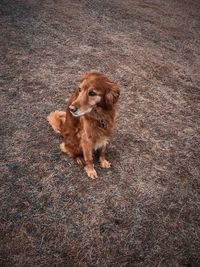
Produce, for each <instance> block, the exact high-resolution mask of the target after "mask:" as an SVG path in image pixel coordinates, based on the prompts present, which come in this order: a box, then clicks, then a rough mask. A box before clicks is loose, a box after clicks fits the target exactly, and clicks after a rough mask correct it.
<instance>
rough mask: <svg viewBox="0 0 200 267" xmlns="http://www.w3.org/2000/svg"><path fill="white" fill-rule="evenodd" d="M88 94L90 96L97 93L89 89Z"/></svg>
mask: <svg viewBox="0 0 200 267" xmlns="http://www.w3.org/2000/svg"><path fill="white" fill-rule="evenodd" d="M88 95H89V96H95V95H96V93H95V92H94V91H89V93H88Z"/></svg>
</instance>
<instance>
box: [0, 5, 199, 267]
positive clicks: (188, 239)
mask: <svg viewBox="0 0 200 267" xmlns="http://www.w3.org/2000/svg"><path fill="white" fill-rule="evenodd" d="M0 23H1V26H0V39H1V41H0V51H1V65H0V68H1V71H0V83H1V147H2V150H1V152H2V153H1V168H2V170H1V175H2V178H1V182H0V186H1V187H0V203H1V204H0V221H1V229H0V231H1V234H0V235H1V242H0V246H1V248H0V266H26V267H28V266H69V267H70V266H80V267H84V266H95V267H99V266H105V267H106V266H114V267H115V266H116V267H121V266H122V267H123V266H200V254H199V253H200V251H199V248H200V232H199V225H200V218H199V214H200V212H199V195H198V193H199V188H200V185H199V176H200V166H199V165H200V140H199V135H200V123H199V118H200V105H199V104H200V2H199V1H198V0H196V1H195V0H194V1H190V0H187V1H186V0H185V1H184V0H168V1H166V0H155V1H147V0H145V1H144V0H142V1H140V0H125V1H120V0H105V1H100V0H94V1H92V0H83V1H78V0H74V1H64V0H63V1H56V0H55V1H53V0H49V1H46V0H45V1H39V0H38V1H37V0H26V1H25V0H24V1H14V0H13V1H6V0H1V1H0ZM91 69H96V70H99V71H102V72H104V73H105V74H107V75H108V76H109V77H110V78H111V79H113V80H114V81H116V82H117V83H118V84H119V86H120V88H121V97H120V100H119V105H118V106H119V117H118V121H117V127H116V131H115V133H114V134H113V137H112V139H111V141H110V144H109V148H108V159H109V160H110V161H111V162H112V165H113V167H112V168H111V169H110V170H102V169H100V167H99V165H98V162H97V159H95V165H96V169H97V172H98V179H97V180H95V181H92V180H90V179H89V178H88V177H87V176H86V174H85V172H83V170H82V168H81V167H80V166H77V165H76V164H75V163H74V161H73V160H72V159H70V158H69V157H67V156H66V155H64V154H63V153H61V151H60V150H59V143H61V141H62V140H61V138H60V137H58V136H56V135H55V134H54V133H53V131H52V130H51V128H50V127H49V126H48V124H47V121H46V116H47V114H48V113H49V112H51V111H53V110H56V109H60V110H64V109H65V105H66V103H65V99H66V98H67V97H69V95H70V94H71V92H72V91H73V90H74V88H75V87H76V85H77V83H78V80H79V75H80V74H81V73H83V72H85V71H88V70H91Z"/></svg>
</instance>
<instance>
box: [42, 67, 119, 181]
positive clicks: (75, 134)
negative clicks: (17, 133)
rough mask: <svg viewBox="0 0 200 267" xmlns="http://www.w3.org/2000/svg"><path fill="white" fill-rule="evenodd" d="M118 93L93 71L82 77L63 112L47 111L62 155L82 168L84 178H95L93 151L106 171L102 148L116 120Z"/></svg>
mask: <svg viewBox="0 0 200 267" xmlns="http://www.w3.org/2000/svg"><path fill="white" fill-rule="evenodd" d="M119 95H120V90H119V88H118V86H117V84H115V83H114V82H113V81H111V80H110V79H109V78H108V77H107V76H105V75H104V74H102V73H99V72H96V71H90V72H88V73H86V74H83V75H82V76H81V79H80V84H79V87H78V89H77V90H76V91H75V92H74V94H73V95H72V96H71V97H70V99H69V101H68V104H67V109H66V112H64V111H55V112H51V113H50V114H49V116H48V117H47V120H48V122H49V123H50V125H51V126H52V128H53V130H54V131H55V132H56V133H59V134H61V135H62V136H63V138H64V142H63V143H62V144H61V145H60V148H61V150H62V151H63V152H65V153H67V154H68V155H69V156H71V157H73V158H74V159H75V160H76V162H77V163H78V164H81V165H83V166H84V169H85V171H86V173H87V175H88V176H89V177H90V178H92V179H95V178H97V173H96V170H95V169H94V164H93V158H92V155H93V151H94V150H97V149H98V150H99V161H100V166H101V167H102V168H110V167H111V164H110V162H109V161H108V160H106V158H105V152H106V145H107V143H108V139H109V137H110V135H111V134H112V132H113V129H114V124H115V120H116V113H117V109H116V103H117V101H118V98H119Z"/></svg>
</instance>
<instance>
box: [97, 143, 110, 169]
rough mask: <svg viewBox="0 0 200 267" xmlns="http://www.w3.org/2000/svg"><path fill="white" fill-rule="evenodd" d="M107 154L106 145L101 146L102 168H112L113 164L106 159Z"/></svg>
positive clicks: (100, 159)
mask: <svg viewBox="0 0 200 267" xmlns="http://www.w3.org/2000/svg"><path fill="white" fill-rule="evenodd" d="M105 154H106V145H104V146H102V147H101V148H100V151H99V161H100V165H101V167H102V168H106V169H108V168H110V167H111V164H110V162H109V161H107V160H106V158H105Z"/></svg>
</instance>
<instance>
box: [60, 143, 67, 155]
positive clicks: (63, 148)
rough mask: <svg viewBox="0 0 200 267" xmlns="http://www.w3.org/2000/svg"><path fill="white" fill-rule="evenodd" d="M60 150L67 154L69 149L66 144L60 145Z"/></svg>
mask: <svg viewBox="0 0 200 267" xmlns="http://www.w3.org/2000/svg"><path fill="white" fill-rule="evenodd" d="M60 149H61V151H62V152H64V153H67V149H66V147H65V143H62V144H60Z"/></svg>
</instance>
